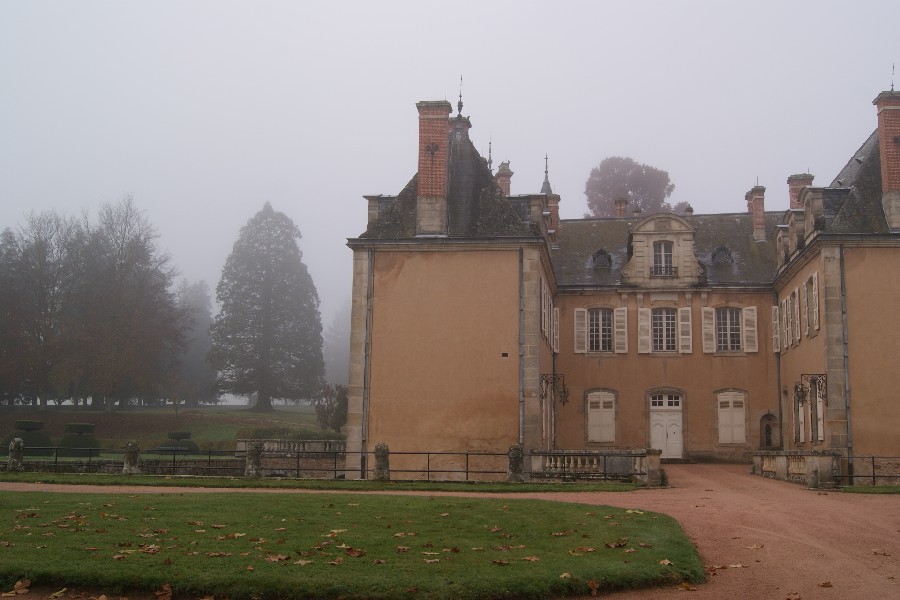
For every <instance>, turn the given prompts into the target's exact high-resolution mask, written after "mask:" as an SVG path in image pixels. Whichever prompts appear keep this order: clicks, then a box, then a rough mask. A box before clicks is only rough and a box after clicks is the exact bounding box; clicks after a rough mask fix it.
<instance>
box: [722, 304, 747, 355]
mask: <svg viewBox="0 0 900 600" xmlns="http://www.w3.org/2000/svg"><path fill="white" fill-rule="evenodd" d="M740 350H741V309H739V308H731V307H727V306H723V307H721V308H717V309H716V352H739V351H740Z"/></svg>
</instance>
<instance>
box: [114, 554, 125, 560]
mask: <svg viewBox="0 0 900 600" xmlns="http://www.w3.org/2000/svg"><path fill="white" fill-rule="evenodd" d="M112 559H113V560H124V559H125V555H124V554H113V557H112Z"/></svg>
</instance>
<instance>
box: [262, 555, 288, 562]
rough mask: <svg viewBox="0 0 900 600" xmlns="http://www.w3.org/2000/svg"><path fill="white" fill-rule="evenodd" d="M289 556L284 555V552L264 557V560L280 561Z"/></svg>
mask: <svg viewBox="0 0 900 600" xmlns="http://www.w3.org/2000/svg"><path fill="white" fill-rule="evenodd" d="M290 559H291V557H290V556H286V555H284V554H272V555H270V556H267V557H266V562H281V561H283V560H290Z"/></svg>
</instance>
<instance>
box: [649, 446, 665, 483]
mask: <svg viewBox="0 0 900 600" xmlns="http://www.w3.org/2000/svg"><path fill="white" fill-rule="evenodd" d="M661 457H662V450H659V449H657V448H647V485H662V465H661V464H660V463H661V461H660V458H661Z"/></svg>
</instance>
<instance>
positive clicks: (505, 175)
mask: <svg viewBox="0 0 900 600" xmlns="http://www.w3.org/2000/svg"><path fill="white" fill-rule="evenodd" d="M512 176H513V172H512V171H511V170H510V169H509V161H508V160H505V161H503V162H502V163H500V168H499V169H497V174H496V175H494V180H495V181H496V182H497V185H499V186H500V191H502V192H503V195H504V196H509V185H510V180H511V179H512Z"/></svg>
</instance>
